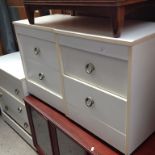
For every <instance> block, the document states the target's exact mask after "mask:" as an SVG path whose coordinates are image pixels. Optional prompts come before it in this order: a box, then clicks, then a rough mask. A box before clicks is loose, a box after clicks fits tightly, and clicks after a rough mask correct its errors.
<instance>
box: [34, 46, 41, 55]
mask: <svg viewBox="0 0 155 155" xmlns="http://www.w3.org/2000/svg"><path fill="white" fill-rule="evenodd" d="M39 53H40V48H38V47H35V48H34V54H35V55H38V54H39Z"/></svg>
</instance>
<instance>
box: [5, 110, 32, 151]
mask: <svg viewBox="0 0 155 155" xmlns="http://www.w3.org/2000/svg"><path fill="white" fill-rule="evenodd" d="M2 118H3V120H4V121H5V122H6V123H7V124H8V125H9V126H11V127H12V128H13V129H14V130H15V131H16V132H17V133H18V134H19V135H20V136H21V137H22V138H23V139H24V140H25V141H26V142H27V143H28V144H29V145H31V146H32V147H33V148H34V145H33V141H32V137H31V136H30V135H29V134H28V133H27V132H25V131H24V130H23V129H22V128H21V127H20V126H19V125H18V124H17V123H16V122H15V121H14V120H12V119H11V118H10V117H9V116H8V115H7V114H6V113H5V112H2Z"/></svg>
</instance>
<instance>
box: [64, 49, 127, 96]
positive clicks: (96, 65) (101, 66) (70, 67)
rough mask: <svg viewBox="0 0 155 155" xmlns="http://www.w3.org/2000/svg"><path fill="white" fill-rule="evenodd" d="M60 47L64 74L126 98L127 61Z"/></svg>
mask: <svg viewBox="0 0 155 155" xmlns="http://www.w3.org/2000/svg"><path fill="white" fill-rule="evenodd" d="M61 49H62V61H63V65H64V73H65V74H66V75H68V76H71V77H74V78H77V79H80V80H81V81H85V82H88V83H90V84H92V85H94V86H97V87H100V88H102V89H104V90H107V91H110V92H112V93H115V94H117V95H119V96H122V97H125V98H126V96H127V84H128V81H127V80H128V79H127V78H128V62H127V61H125V60H122V59H116V58H112V57H107V56H104V55H100V54H93V53H90V52H86V51H81V50H78V49H74V48H69V47H66V46H61ZM87 72H88V73H87Z"/></svg>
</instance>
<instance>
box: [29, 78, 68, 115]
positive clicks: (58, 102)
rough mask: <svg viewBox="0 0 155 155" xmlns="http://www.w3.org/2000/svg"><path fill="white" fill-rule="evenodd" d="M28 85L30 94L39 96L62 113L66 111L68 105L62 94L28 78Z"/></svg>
mask: <svg viewBox="0 0 155 155" xmlns="http://www.w3.org/2000/svg"><path fill="white" fill-rule="evenodd" d="M27 87H28V90H29V93H30V94H32V95H34V96H36V97H37V98H39V99H41V100H42V101H44V102H45V103H47V104H48V105H50V106H52V107H54V108H56V109H57V110H59V111H61V112H62V113H65V112H66V107H65V104H64V101H63V97H62V96H59V95H57V94H54V93H53V92H51V91H49V90H47V89H46V88H45V87H40V86H39V85H38V84H37V83H34V82H33V81H29V80H28V81H27Z"/></svg>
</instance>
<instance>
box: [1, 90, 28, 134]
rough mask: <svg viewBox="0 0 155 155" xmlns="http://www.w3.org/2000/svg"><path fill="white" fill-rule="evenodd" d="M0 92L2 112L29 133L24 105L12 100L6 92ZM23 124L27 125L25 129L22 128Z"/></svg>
mask: <svg viewBox="0 0 155 155" xmlns="http://www.w3.org/2000/svg"><path fill="white" fill-rule="evenodd" d="M0 92H1V93H2V96H1V97H0V103H1V105H2V110H3V111H4V112H5V113H7V114H8V115H10V116H11V117H12V118H13V119H14V120H15V121H16V122H17V123H19V124H20V125H21V126H22V127H23V129H25V130H26V131H27V132H29V133H30V127H29V123H28V118H27V113H26V108H25V105H24V104H23V103H22V102H20V101H18V100H17V99H16V98H14V96H13V95H11V94H10V93H9V92H7V91H6V90H4V89H2V88H0ZM20 110H21V111H20ZM24 123H27V124H28V127H27V128H25V127H24Z"/></svg>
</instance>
